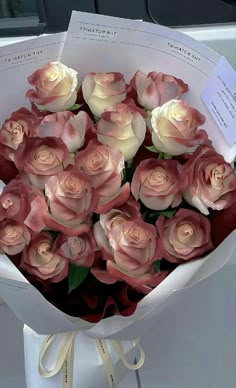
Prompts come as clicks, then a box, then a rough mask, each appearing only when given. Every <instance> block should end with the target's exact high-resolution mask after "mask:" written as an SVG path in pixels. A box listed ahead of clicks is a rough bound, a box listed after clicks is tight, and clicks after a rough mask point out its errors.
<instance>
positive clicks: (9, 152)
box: [0, 108, 37, 160]
mask: <svg viewBox="0 0 236 388" xmlns="http://www.w3.org/2000/svg"><path fill="white" fill-rule="evenodd" d="M36 119H37V117H36V116H35V115H34V114H33V113H31V112H30V111H29V110H28V109H26V108H20V109H18V110H17V111H16V112H13V113H12V114H11V116H10V117H9V119H7V120H5V121H4V123H3V125H2V128H1V129H0V144H1V155H2V156H4V157H5V158H6V159H8V160H14V153H15V151H16V150H17V148H18V147H19V145H20V144H21V143H22V141H23V139H24V137H25V136H31V128H32V126H33V123H34V122H35V120H36Z"/></svg>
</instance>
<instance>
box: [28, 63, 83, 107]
mask: <svg viewBox="0 0 236 388" xmlns="http://www.w3.org/2000/svg"><path fill="white" fill-rule="evenodd" d="M28 81H29V83H30V85H32V86H34V87H35V89H30V90H28V92H27V94H26V96H27V97H28V98H29V100H30V102H31V103H33V104H36V105H37V107H38V109H41V110H43V109H44V110H48V111H49V112H63V111H65V110H67V109H70V108H71V107H72V106H73V105H74V103H75V101H76V99H77V84H78V80H77V72H76V71H75V70H73V69H70V68H69V67H67V66H65V65H63V64H62V63H60V62H49V63H47V64H46V65H45V66H43V67H42V68H41V69H39V70H36V71H35V72H34V73H33V74H31V76H30V77H28Z"/></svg>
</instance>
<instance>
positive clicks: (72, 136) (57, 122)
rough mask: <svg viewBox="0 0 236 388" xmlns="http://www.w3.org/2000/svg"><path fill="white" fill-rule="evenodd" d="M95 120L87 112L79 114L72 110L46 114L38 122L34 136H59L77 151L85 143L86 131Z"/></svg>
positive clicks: (70, 149) (70, 147) (72, 150)
mask: <svg viewBox="0 0 236 388" xmlns="http://www.w3.org/2000/svg"><path fill="white" fill-rule="evenodd" d="M92 124H93V122H92V120H91V119H90V118H89V116H88V114H87V113H86V112H83V111H80V112H79V113H78V114H77V115H74V113H72V112H70V111H65V112H58V113H54V114H50V115H47V116H44V117H43V118H42V119H41V120H39V121H38V122H37V123H36V126H35V128H34V136H38V137H48V136H50V137H58V138H60V139H62V140H63V142H64V143H65V145H66V146H67V148H68V149H69V151H70V152H75V151H76V150H78V149H79V148H81V147H82V146H83V144H84V138H85V134H86V131H87V130H88V129H89V128H90V127H91V126H92Z"/></svg>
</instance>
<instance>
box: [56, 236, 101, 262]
mask: <svg viewBox="0 0 236 388" xmlns="http://www.w3.org/2000/svg"><path fill="white" fill-rule="evenodd" d="M55 247H56V251H57V253H58V254H59V255H60V256H62V257H64V258H65V259H67V260H69V261H70V262H71V263H73V264H77V265H80V266H82V267H91V266H92V265H93V261H94V255H95V241H94V238H93V234H92V231H91V230H88V231H87V232H85V233H81V234H78V235H77V236H66V235H64V234H60V235H59V236H58V237H57V239H56V240H55Z"/></svg>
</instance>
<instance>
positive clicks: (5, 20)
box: [0, 0, 46, 37]
mask: <svg viewBox="0 0 236 388" xmlns="http://www.w3.org/2000/svg"><path fill="white" fill-rule="evenodd" d="M45 19H46V18H45V14H44V7H43V2H42V1H38V0H0V37H3V36H17V35H18V36H19V35H39V34H41V33H42V32H44V30H45V28H46V22H45Z"/></svg>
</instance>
